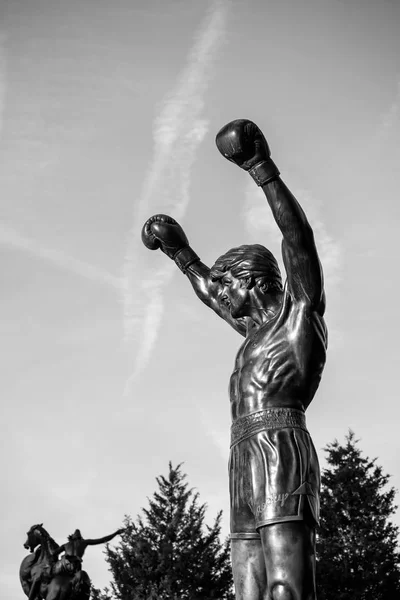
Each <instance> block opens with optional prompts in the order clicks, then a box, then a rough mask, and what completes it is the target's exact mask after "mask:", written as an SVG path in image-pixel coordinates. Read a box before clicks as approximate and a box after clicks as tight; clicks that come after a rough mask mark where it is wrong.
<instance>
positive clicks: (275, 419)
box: [231, 408, 307, 448]
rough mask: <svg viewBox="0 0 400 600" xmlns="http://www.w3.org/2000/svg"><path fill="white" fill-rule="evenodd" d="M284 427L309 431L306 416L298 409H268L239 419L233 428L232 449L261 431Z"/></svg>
mask: <svg viewBox="0 0 400 600" xmlns="http://www.w3.org/2000/svg"><path fill="white" fill-rule="evenodd" d="M284 427H297V428H298V429H304V431H307V426H306V415H305V414H304V412H303V411H302V410H299V409H297V408H267V409H266V410H260V411H258V412H256V413H252V414H251V415H247V416H246V417H239V419H236V421H235V422H234V423H233V424H232V426H231V448H232V446H235V445H236V444H238V443H239V442H241V441H242V440H245V439H246V438H249V437H251V436H252V435H255V434H256V433H259V432H260V431H265V430H266V429H282V428H284Z"/></svg>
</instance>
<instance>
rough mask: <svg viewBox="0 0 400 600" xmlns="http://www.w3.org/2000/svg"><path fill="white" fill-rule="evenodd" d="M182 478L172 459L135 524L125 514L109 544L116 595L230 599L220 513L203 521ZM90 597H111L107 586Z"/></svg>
mask: <svg viewBox="0 0 400 600" xmlns="http://www.w3.org/2000/svg"><path fill="white" fill-rule="evenodd" d="M185 479H186V475H184V474H182V472H181V465H178V466H177V467H176V468H173V467H172V465H171V463H170V464H169V473H168V477H167V478H166V477H163V476H160V477H158V478H157V479H156V480H157V483H158V487H159V490H158V491H157V492H155V493H154V496H153V498H152V499H150V500H149V508H148V509H143V513H144V516H143V517H139V518H138V519H137V523H134V522H133V521H132V519H131V517H129V516H126V517H125V526H126V528H127V529H126V532H125V533H124V534H123V535H122V539H121V542H120V544H119V546H118V547H117V548H116V549H113V548H111V547H110V546H107V548H106V551H105V553H106V560H107V562H108V564H109V566H110V571H111V573H112V576H113V582H112V583H111V587H112V593H113V596H114V597H115V598H117V599H118V600H153V599H154V600H155V599H157V600H175V599H178V598H179V600H201V599H204V600H205V599H207V600H212V599H216V600H217V599H218V600H233V598H234V595H233V593H232V585H233V584H232V574H231V565H230V557H229V543H228V540H226V541H225V543H221V541H220V537H219V536H220V531H221V524H220V523H221V516H222V513H221V512H220V513H219V514H218V515H217V517H216V519H215V522H214V525H213V526H212V527H209V526H207V525H206V524H205V522H204V521H205V511H206V505H205V504H203V505H201V504H199V498H198V494H197V493H194V492H193V490H191V489H189V488H188V485H187V483H186V482H185ZM92 597H93V598H95V599H96V600H110V594H109V592H108V591H107V590H105V592H103V593H101V592H99V590H93V592H92Z"/></svg>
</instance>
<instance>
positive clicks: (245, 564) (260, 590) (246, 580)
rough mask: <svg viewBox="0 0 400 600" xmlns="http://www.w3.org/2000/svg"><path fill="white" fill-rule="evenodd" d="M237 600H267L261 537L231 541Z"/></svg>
mask: <svg viewBox="0 0 400 600" xmlns="http://www.w3.org/2000/svg"><path fill="white" fill-rule="evenodd" d="M231 556H232V572H233V581H234V583H235V593H236V594H235V596H236V600H267V577H266V571H265V562H264V554H263V548H262V545H261V540H260V539H250V540H244V539H233V540H232V541H231Z"/></svg>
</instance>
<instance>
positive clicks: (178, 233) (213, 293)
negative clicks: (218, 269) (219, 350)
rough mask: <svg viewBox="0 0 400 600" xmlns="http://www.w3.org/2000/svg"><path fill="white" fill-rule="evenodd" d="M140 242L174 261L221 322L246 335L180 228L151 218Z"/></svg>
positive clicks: (160, 217)
mask: <svg viewBox="0 0 400 600" xmlns="http://www.w3.org/2000/svg"><path fill="white" fill-rule="evenodd" d="M142 241H143V243H144V245H145V246H146V247H147V248H149V249H150V250H156V249H157V248H159V249H160V250H162V252H164V254H166V255H167V256H168V257H169V258H171V259H172V260H174V261H175V263H176V265H177V266H178V267H179V268H180V270H181V271H182V272H183V273H184V274H185V275H187V277H188V278H189V280H190V283H191V284H192V286H193V289H194V291H195V292H196V295H197V296H198V297H199V298H200V300H201V301H202V302H204V304H206V305H207V306H209V307H210V308H212V309H213V310H214V312H216V313H217V315H219V316H220V317H221V318H222V319H224V320H225V321H227V322H228V323H229V324H230V325H231V326H232V327H233V328H234V329H236V331H238V332H239V333H240V334H241V335H243V336H245V335H246V330H247V328H246V323H245V320H244V319H241V318H239V319H235V318H233V317H232V315H231V314H230V311H229V308H228V305H227V304H225V302H224V296H223V286H222V285H221V283H220V281H213V279H212V278H211V272H210V269H209V267H207V266H206V265H205V264H204V263H202V262H201V261H200V259H199V257H198V256H197V254H196V253H195V252H194V250H193V249H192V248H191V247H190V246H189V241H188V239H187V237H186V235H185V232H184V231H183V229H182V227H181V226H180V225H179V223H177V222H176V221H175V219H172V217H169V216H167V215H154V216H153V217H150V219H148V220H147V221H146V223H145V224H144V226H143V229H142Z"/></svg>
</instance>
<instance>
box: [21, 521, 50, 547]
mask: <svg viewBox="0 0 400 600" xmlns="http://www.w3.org/2000/svg"><path fill="white" fill-rule="evenodd" d="M26 535H27V536H28V537H27V538H26V542H25V544H24V548H26V549H27V550H29V551H30V552H33V551H34V550H35V548H36V547H37V546H39V545H40V544H41V543H42V541H43V538H44V537H45V536H46V530H45V529H44V528H43V523H40V524H38V525H32V527H31V528H30V530H29V531H27V533H26Z"/></svg>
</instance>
